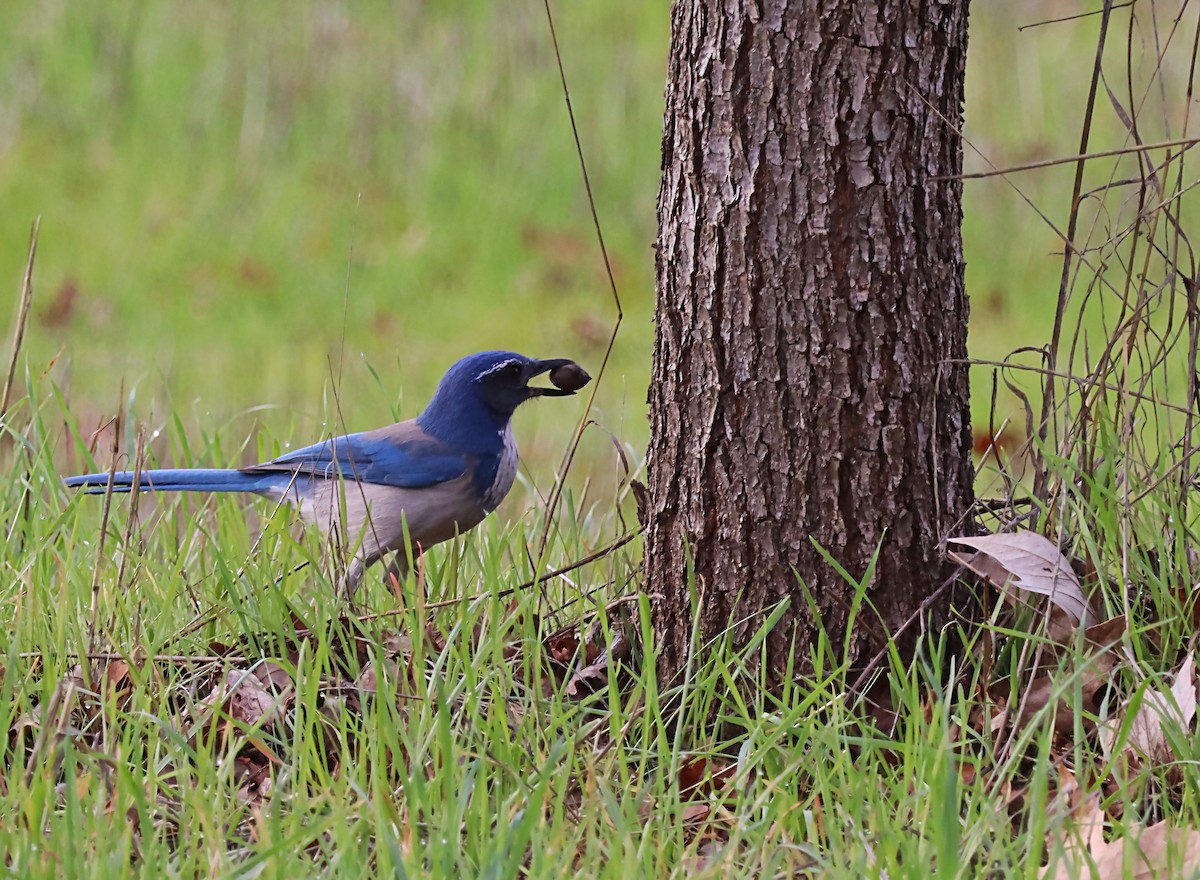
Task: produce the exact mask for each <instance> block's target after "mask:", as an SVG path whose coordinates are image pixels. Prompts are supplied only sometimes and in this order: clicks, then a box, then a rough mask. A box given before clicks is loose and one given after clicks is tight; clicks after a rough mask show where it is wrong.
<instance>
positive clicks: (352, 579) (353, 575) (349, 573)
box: [344, 556, 367, 603]
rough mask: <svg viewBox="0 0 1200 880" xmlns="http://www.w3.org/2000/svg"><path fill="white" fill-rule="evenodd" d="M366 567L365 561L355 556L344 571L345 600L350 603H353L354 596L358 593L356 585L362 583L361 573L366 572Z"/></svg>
mask: <svg viewBox="0 0 1200 880" xmlns="http://www.w3.org/2000/svg"><path fill="white" fill-rule="evenodd" d="M366 567H367V563H366V560H364V559H363V558H362V557H361V556H355V557H354V558H353V559H351V560H350V565H349V567H347V569H346V580H345V582H344V584H345V588H346V599H347V601H349V602H351V603H352V602H353V601H354V594H355V593H356V592H358V585H359V584H360V583H362V576H363V571H365V570H366Z"/></svg>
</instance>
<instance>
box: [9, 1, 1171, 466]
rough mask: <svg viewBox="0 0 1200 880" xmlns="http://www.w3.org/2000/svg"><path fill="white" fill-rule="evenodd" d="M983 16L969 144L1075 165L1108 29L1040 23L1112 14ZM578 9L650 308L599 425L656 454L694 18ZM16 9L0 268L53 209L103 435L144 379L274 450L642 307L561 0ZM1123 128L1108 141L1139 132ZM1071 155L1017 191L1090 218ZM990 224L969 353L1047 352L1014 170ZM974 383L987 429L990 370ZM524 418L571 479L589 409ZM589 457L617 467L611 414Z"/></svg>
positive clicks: (596, 109) (405, 409) (53, 295)
mask: <svg viewBox="0 0 1200 880" xmlns="http://www.w3.org/2000/svg"><path fill="white" fill-rule="evenodd" d="M973 5H974V9H973V11H972V15H971V45H970V51H969V62H970V63H969V74H968V83H967V87H968V100H967V138H968V140H969V141H970V143H971V144H972V145H974V147H977V148H978V149H979V150H980V151H982V153H983V154H985V155H986V156H987V157H988V159H990V160H991V161H992V162H994V163H995V164H996V165H998V166H1005V165H1011V164H1015V163H1020V162H1028V161H1033V160H1038V159H1043V158H1049V157H1052V156H1060V155H1070V154H1072V153H1073V152H1074V151H1075V150H1076V148H1077V145H1078V140H1079V128H1080V124H1081V118H1082V113H1083V107H1084V104H1085V96H1086V90H1087V86H1088V80H1089V76H1090V60H1091V57H1092V53H1093V52H1094V46H1095V38H1096V33H1097V28H1098V19H1097V18H1096V17H1094V16H1093V17H1091V18H1085V19H1080V20H1076V21H1071V22H1065V23H1060V24H1053V25H1045V26H1041V27H1035V28H1027V29H1024V30H1019V29H1018V28H1019V27H1020V26H1022V25H1026V24H1030V23H1032V22H1036V21H1040V20H1043V19H1049V18H1056V17H1060V16H1065V15H1073V14H1077V13H1079V12H1081V11H1087V9H1088V7H1085V6H1083V5H1081V4H1079V3H1074V2H1071V3H1067V2H1045V0H1043V2H1033V0H1021V2H1016V0H1006V2H999V0H982V2H978V0H977V2H976V3H975V4H973ZM556 14H557V25H558V32H559V37H560V40H561V45H562V51H563V57H564V61H565V65H566V73H567V77H568V80H569V82H570V85H571V88H572V97H573V101H574V106H575V110H576V114H577V117H578V121H579V126H580V134H581V137H582V141H583V147H584V151H585V154H586V157H587V160H588V163H589V167H590V169H591V173H592V181H593V187H594V191H595V194H596V198H597V207H598V209H599V213H600V217H601V220H602V222H603V224H604V230H605V235H606V237H607V240H608V244H609V247H610V254H611V256H612V259H613V265H614V268H615V272H616V278H617V282H618V285H619V287H620V291H621V294H622V298H623V301H624V305H625V315H626V317H625V321H624V323H623V325H622V327H621V330H620V334H619V336H618V337H617V342H616V347H615V351H614V356H613V361H612V364H611V367H610V372H609V374H608V375H607V376H606V377H605V380H604V383H603V385H602V388H601V392H600V396H599V408H598V410H597V412H596V415H597V417H598V418H599V420H600V421H602V423H603V424H604V426H605V427H607V428H608V429H609V430H610V431H612V432H613V433H614V434H615V435H616V436H617V437H618V438H619V439H620V440H621V441H622V442H624V443H626V444H628V445H629V446H630V447H631V448H632V450H633V451H634V452H635V453H636V454H640V453H641V452H642V450H643V449H644V446H645V442H646V437H647V427H646V419H645V387H646V382H647V378H648V375H649V367H650V358H651V350H652V343H653V324H652V314H653V283H654V276H653V259H652V250H651V244H652V242H653V240H654V237H655V198H656V194H657V184H658V173H659V168H660V155H659V136H660V129H661V112H662V93H663V80H664V76H665V70H666V61H665V59H666V52H667V44H668V39H669V6H668V4H667V3H665V2H662V0H656V2H652V3H644V2H640V0H573V2H571V3H560V4H558V5H557V13H556ZM5 19H6V36H5V38H4V40H3V41H0V204H3V206H4V210H3V211H0V243H2V246H0V283H3V284H5V285H7V286H8V289H9V290H11V291H13V292H14V294H15V292H16V291H17V290H18V286H19V282H20V278H21V274H22V270H23V266H24V261H25V255H26V246H27V241H28V233H29V226H30V223H31V221H32V220H33V218H34V217H35V216H37V215H40V216H41V217H42V227H41V240H40V245H39V251H38V259H37V268H36V300H35V305H34V318H33V321H32V324H31V329H30V334H29V337H28V339H27V341H26V348H25V351H26V353H27V357H28V360H27V363H28V368H29V370H30V376H31V378H32V379H33V381H39V380H41V379H42V378H48V379H50V380H53V381H54V382H56V383H58V384H59V385H61V386H62V387H63V388H64V390H65V392H66V394H67V397H68V400H69V402H70V406H71V408H72V411H73V412H74V413H76V414H77V415H78V416H79V418H80V423H81V427H83V428H84V429H85V431H86V430H87V429H88V428H89V427H90V426H94V425H96V424H98V423H99V422H101V421H102V420H103V419H104V418H105V417H107V416H108V415H109V414H111V413H112V412H114V411H115V409H116V408H117V405H118V401H119V394H120V393H121V388H122V385H123V386H124V389H125V393H126V395H127V396H128V397H130V398H132V400H133V406H134V409H135V412H136V413H137V414H138V415H139V417H140V418H142V419H144V420H145V421H146V422H147V423H148V424H149V425H150V426H151V427H152V428H153V427H161V426H162V425H164V424H165V423H166V422H167V419H168V415H169V414H170V413H172V412H174V413H177V414H179V415H180V417H181V420H182V429H183V430H184V431H185V432H191V431H199V432H203V433H205V434H208V433H210V432H212V431H216V430H218V429H221V428H223V427H230V426H232V427H233V429H234V431H235V436H240V437H248V436H250V433H251V432H252V431H253V430H254V428H255V426H256V425H261V426H263V428H264V430H266V431H267V433H268V434H269V435H270V436H271V437H273V438H274V442H276V443H279V442H282V441H284V440H289V439H290V440H309V439H313V438H314V437H316V436H319V435H320V434H321V432H322V431H327V430H330V429H333V428H336V427H339V426H338V425H336V424H333V423H336V422H337V421H339V418H338V417H337V415H336V413H337V412H338V410H339V407H340V413H341V417H340V420H341V421H344V426H345V427H346V428H347V429H350V430H357V429H363V428H367V427H372V426H375V425H377V424H380V423H383V422H386V421H388V420H389V419H390V418H392V417H393V416H398V417H408V416H411V415H413V414H415V413H416V411H417V410H418V409H419V407H420V406H421V404H422V403H423V402H424V400H425V399H426V398H427V396H428V394H429V392H430V391H431V389H432V386H433V384H434V383H435V382H436V380H437V378H438V377H439V376H440V374H441V372H442V371H443V370H444V369H445V367H446V366H447V365H449V364H450V363H451V362H452V361H453V360H455V359H456V358H457V357H458V356H460V355H461V354H464V353H466V352H469V351H473V350H476V349H480V348H499V347H503V348H514V349H518V350H521V351H524V352H527V353H530V354H535V355H541V356H569V357H574V358H576V359H577V360H579V361H580V362H581V363H583V364H585V365H586V366H588V367H589V368H592V369H593V371H594V369H595V368H596V367H597V366H598V365H599V363H600V360H601V357H602V354H603V351H604V346H605V344H606V342H607V339H608V336H609V334H610V332H611V329H612V325H613V321H614V318H615V309H614V307H613V303H612V299H611V296H610V294H609V291H608V289H607V281H606V278H605V275H604V268H603V264H602V262H601V259H600V255H599V252H598V249H597V247H596V244H595V239H594V235H593V232H592V228H591V217H590V214H589V211H588V206H587V201H586V196H585V192H584V188H583V185H582V182H581V178H580V174H579V166H578V161H577V159H576V155H575V148H574V144H573V141H572V137H571V131H570V128H569V126H568V122H567V116H566V112H565V109H564V105H563V99H562V94H561V91H560V86H559V81H558V71H557V68H556V66H555V61H554V56H553V51H552V46H551V42H550V36H549V31H548V29H547V26H546V21H545V18H544V13H543V10H542V7H541V4H540V3H536V2H531V3H523V4H512V3H495V2H475V0H458V2H452V3H451V2H442V3H437V2H420V0H396V2H390V3H384V2H362V3H349V2H335V0H321V2H310V3H301V4H297V3H281V2H271V0H264V2H257V3H240V2H205V3H188V2H180V0H109V2H105V3H100V4H83V3H73V2H69V0H8V2H7V3H6V4H5ZM1183 74H1186V71H1182V72H1181V76H1182V75H1183ZM1106 132H1107V133H1119V132H1120V126H1119V123H1118V122H1117V121H1116V120H1115V118H1114V117H1112V115H1111V114H1109V116H1108V117H1106V118H1105V119H1101V120H1098V122H1097V135H1096V136H1095V138H1094V146H1095V148H1097V149H1100V148H1104V147H1108V146H1114V145H1116V146H1120V140H1119V139H1118V140H1117V142H1116V143H1115V144H1114V143H1108V142H1105V137H1104V135H1105V133H1106ZM1146 139H1147V140H1148V141H1153V140H1155V139H1156V136H1155V135H1153V134H1152V135H1148V136H1147V138H1146ZM966 159H967V165H968V168H969V169H975V170H979V169H982V168H985V167H986V163H985V162H984V161H982V160H981V159H980V158H979V156H977V155H976V154H975V153H974V152H973V150H972V148H970V147H969V148H968V149H967V151H966ZM1072 174H1073V166H1063V167H1060V168H1057V169H1054V170H1048V171H1038V172H1034V173H1031V174H1026V175H1022V176H1021V177H1020V178H1019V182H1020V184H1021V186H1022V189H1023V191H1024V192H1025V194H1026V195H1028V197H1029V198H1030V199H1032V200H1033V201H1034V202H1035V203H1036V204H1037V205H1038V206H1039V207H1040V208H1041V209H1042V210H1044V211H1045V212H1046V213H1047V214H1048V215H1050V217H1051V218H1052V219H1053V220H1054V222H1056V223H1059V224H1060V225H1063V224H1065V217H1066V214H1067V209H1068V201H1069V197H1070V184H1071V177H1072ZM965 211H966V224H965V229H964V235H965V246H966V255H967V261H968V289H969V291H970V293H971V297H972V315H971V353H972V355H973V356H975V357H981V358H998V357H1001V356H1003V355H1004V354H1005V353H1007V352H1009V351H1010V350H1012V349H1014V348H1017V347H1019V346H1023V345H1038V344H1041V343H1043V342H1044V341H1045V340H1046V338H1047V336H1048V335H1049V331H1050V322H1051V320H1052V316H1053V311H1054V302H1055V297H1056V295H1057V288H1058V276H1059V272H1060V270H1061V257H1060V253H1061V245H1060V243H1059V241H1058V239H1057V237H1056V236H1055V234H1054V233H1053V232H1052V230H1051V229H1050V228H1049V227H1048V226H1047V225H1046V224H1045V223H1043V222H1042V221H1040V220H1039V219H1038V218H1037V216H1036V214H1035V213H1034V212H1033V211H1032V210H1031V209H1030V208H1029V207H1028V206H1027V205H1025V204H1024V203H1023V201H1022V200H1021V198H1020V197H1019V196H1018V195H1017V194H1016V193H1015V192H1014V191H1013V189H1012V187H1011V186H1010V185H1009V184H1008V183H1006V182H1005V181H1004V180H1002V179H994V180H988V181H978V182H970V183H968V184H967V185H966V205H965ZM14 300H15V296H14ZM13 311H15V309H14V310H13ZM973 386H974V397H975V404H974V408H975V415H976V418H977V419H979V418H982V417H983V416H984V414H985V413H986V412H987V404H988V396H989V392H990V377H989V376H988V375H987V373H986V371H982V370H980V371H977V374H976V376H975V377H974V379H973ZM335 388H337V389H339V395H338V400H337V401H334V399H333V394H332V391H333V389H335ZM1003 405H1004V406H1008V405H1009V404H1008V403H1004V404H1003ZM260 407H263V408H260ZM526 410H528V411H523V412H522V413H521V414H520V416H519V423H520V424H519V425H518V436H519V437H520V439H521V442H522V451H523V455H524V457H525V459H526V461H527V462H531V463H532V465H531V466H532V467H533V468H534V469H536V470H540V471H541V473H543V474H545V473H549V472H550V469H552V468H553V464H554V462H556V461H557V458H558V456H559V455H560V453H561V449H562V447H563V445H564V442H565V439H566V436H567V434H568V432H569V430H570V429H571V427H572V426H573V421H572V420H573V419H575V418H577V417H578V415H579V413H580V412H581V411H582V405H581V404H579V403H576V404H573V405H570V404H568V405H560V404H559V403H556V402H545V401H543V402H541V403H540V404H539V405H537V406H531V407H527V408H526ZM158 451H159V454H160V455H163V454H165V453H164V452H163V450H161V449H160V450H158ZM261 451H262V450H253V449H251V450H247V451H246V453H245V454H246V455H247V456H248V457H253V456H254V454H255V453H256V452H261ZM267 451H270V450H269V449H268V450H267ZM64 454H66V453H64ZM583 454H584V457H585V460H586V461H587V462H588V463H589V466H596V465H597V464H602V465H603V466H604V467H613V468H615V466H616V465H615V458H614V455H613V451H612V446H611V441H610V440H609V438H608V437H607V436H604V435H603V434H601V433H600V432H594V434H592V435H591V436H589V438H588V439H587V440H586V442H585V445H584V453H583ZM228 455H229V457H230V458H231V459H236V458H237V457H238V454H237V453H236V451H235V452H230V453H228ZM69 457H70V456H68V458H69ZM76 463H78V460H77V459H76V460H72V461H70V462H69V464H72V465H74V464H76ZM218 463H224V464H228V463H231V461H225V462H218Z"/></svg>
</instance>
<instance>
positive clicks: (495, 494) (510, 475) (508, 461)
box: [483, 425, 517, 511]
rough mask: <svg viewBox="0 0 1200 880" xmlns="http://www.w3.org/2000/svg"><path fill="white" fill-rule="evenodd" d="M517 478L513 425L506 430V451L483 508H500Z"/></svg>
mask: <svg viewBox="0 0 1200 880" xmlns="http://www.w3.org/2000/svg"><path fill="white" fill-rule="evenodd" d="M516 477H517V441H516V439H515V438H514V437H513V432H512V425H506V426H505V428H504V451H503V452H502V453H500V464H499V465H498V466H497V467H496V479H494V480H493V481H492V485H491V486H490V487H488V490H487V491H486V492H485V493H483V507H484V509H485V510H488V511H492V510H495V509H496V508H497V507H499V506H500V502H501V501H503V500H504V496H505V495H507V494H508V490H509V489H511V488H512V484H513V480H515V479H516Z"/></svg>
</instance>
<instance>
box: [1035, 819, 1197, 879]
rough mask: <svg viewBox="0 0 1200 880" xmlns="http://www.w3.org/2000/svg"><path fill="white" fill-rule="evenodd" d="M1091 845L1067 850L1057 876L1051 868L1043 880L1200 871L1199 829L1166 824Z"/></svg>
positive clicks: (1091, 840) (1092, 840)
mask: <svg viewBox="0 0 1200 880" xmlns="http://www.w3.org/2000/svg"><path fill="white" fill-rule="evenodd" d="M1088 844H1089V845H1088V846H1076V847H1071V848H1064V850H1063V852H1062V855H1061V857H1060V858H1059V859H1058V861H1057V864H1055V865H1054V867H1055V871H1054V873H1053V874H1051V873H1050V869H1049V868H1047V869H1046V870H1045V871H1043V872H1042V878H1043V880H1051V878H1053V880H1074V878H1076V877H1091V878H1093V880H1123V878H1134V880H1155V878H1158V877H1168V876H1169V877H1184V876H1189V875H1190V874H1194V873H1195V872H1197V871H1200V830H1197V829H1195V828H1176V827H1173V826H1172V825H1171V824H1170V823H1169V822H1165V821H1164V822H1159V823H1158V824H1157V825H1151V826H1150V827H1149V828H1146V829H1144V830H1142V831H1141V832H1140V833H1138V830H1137V829H1136V828H1135V829H1133V830H1131V832H1130V834H1129V835H1127V836H1125V837H1118V838H1117V839H1115V840H1111V841H1109V842H1108V843H1104V842H1103V840H1098V839H1097V837H1096V836H1095V835H1089V840H1088ZM1126 865H1128V869H1129V870H1128V871H1127V870H1126Z"/></svg>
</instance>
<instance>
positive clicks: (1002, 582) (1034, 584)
mask: <svg viewBox="0 0 1200 880" xmlns="http://www.w3.org/2000/svg"><path fill="white" fill-rule="evenodd" d="M950 540H951V541H952V542H954V543H955V544H965V545H967V546H968V547H973V548H975V549H976V550H978V551H979V553H982V554H983V559H980V558H979V553H977V554H975V555H974V556H965V555H963V554H958V553H950V554H948V555H949V556H950V557H951V558H953V559H954V560H955V561H956V562H959V563H961V564H962V565H965V566H967V567H968V568H970V569H971V570H972V571H974V572H976V573H977V574H979V575H981V576H983V577H986V578H987V579H988V580H990V581H991V582H992V583H994V584H995V585H996V586H997V587H998V588H1000V589H1001V590H1004V589H1005V587H1006V586H1007V585H1008V584H1009V583H1011V584H1012V586H1013V587H1015V588H1017V589H1018V590H1025V591H1026V592H1030V593H1037V594H1038V595H1041V596H1048V597H1049V598H1050V601H1051V602H1053V603H1054V604H1055V605H1057V606H1058V607H1059V608H1061V609H1062V610H1063V611H1065V612H1066V613H1067V614H1068V615H1070V616H1071V617H1072V618H1074V620H1075V621H1076V622H1082V623H1087V621H1088V603H1087V599H1086V598H1085V597H1084V595H1083V588H1082V587H1081V586H1080V585H1079V579H1078V578H1077V577H1076V576H1075V572H1074V571H1072V570H1071V565H1070V563H1068V562H1067V560H1066V558H1065V557H1064V556H1063V555H1062V554H1061V553H1060V552H1059V551H1058V548H1057V547H1055V546H1054V544H1052V543H1051V542H1050V541H1048V540H1046V538H1044V537H1043V536H1041V535H1039V534H1037V532H1008V533H1005V534H1000V535H979V536H964V537H960V538H951V539H950Z"/></svg>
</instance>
